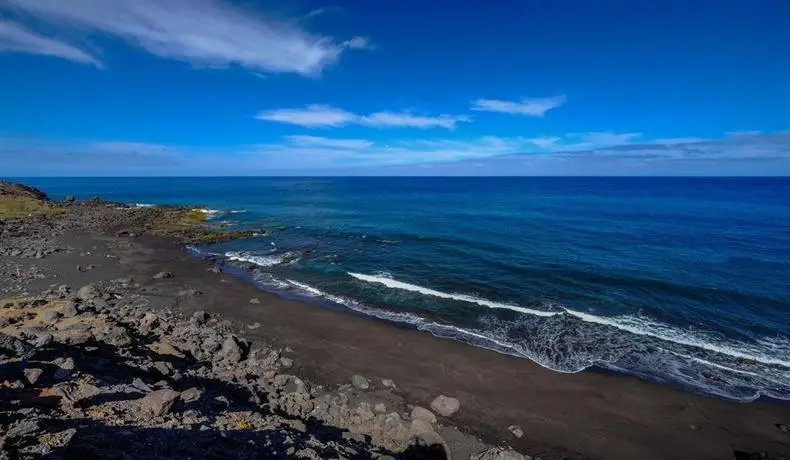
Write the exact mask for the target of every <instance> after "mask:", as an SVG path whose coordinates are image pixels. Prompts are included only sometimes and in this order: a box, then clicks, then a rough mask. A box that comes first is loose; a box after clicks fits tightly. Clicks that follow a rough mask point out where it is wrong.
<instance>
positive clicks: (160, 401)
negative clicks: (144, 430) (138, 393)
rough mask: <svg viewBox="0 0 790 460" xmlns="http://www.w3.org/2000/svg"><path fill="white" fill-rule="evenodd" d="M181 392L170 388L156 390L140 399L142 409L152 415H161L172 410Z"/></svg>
mask: <svg viewBox="0 0 790 460" xmlns="http://www.w3.org/2000/svg"><path fill="white" fill-rule="evenodd" d="M178 396H179V393H178V392H176V391H173V390H171V389H169V388H166V389H163V390H156V391H154V392H152V393H149V394H147V395H146V396H145V397H143V398H142V399H141V400H140V410H141V411H142V412H143V413H144V414H145V415H148V416H150V417H161V416H162V415H165V414H167V413H169V412H170V409H172V407H173V403H174V402H175V400H176V399H177V398H178Z"/></svg>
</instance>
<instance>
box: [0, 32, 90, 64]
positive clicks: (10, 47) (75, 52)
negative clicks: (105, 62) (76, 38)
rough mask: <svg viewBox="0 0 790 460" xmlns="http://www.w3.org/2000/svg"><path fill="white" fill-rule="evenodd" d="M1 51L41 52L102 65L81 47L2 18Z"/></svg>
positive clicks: (41, 53)
mask: <svg viewBox="0 0 790 460" xmlns="http://www.w3.org/2000/svg"><path fill="white" fill-rule="evenodd" d="M0 52H14V53H26V54H39V55H43V56H52V57H58V58H61V59H66V60H69V61H74V62H79V63H81V64H89V65H93V66H96V67H101V62H99V60H98V59H96V58H94V57H93V56H91V55H89V54H88V53H86V52H84V51H82V50H80V49H79V48H75V47H73V46H71V45H69V44H68V43H65V42H62V41H59V40H56V39H54V38H50V37H46V36H44V35H41V34H38V33H36V32H33V31H31V30H29V29H26V28H25V27H22V26H20V25H18V24H14V23H12V22H9V21H2V20H0Z"/></svg>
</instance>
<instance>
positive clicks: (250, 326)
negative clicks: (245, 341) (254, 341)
mask: <svg viewBox="0 0 790 460" xmlns="http://www.w3.org/2000/svg"><path fill="white" fill-rule="evenodd" d="M259 327H261V323H259V322H257V321H256V322H254V323H252V324H248V325H247V329H249V330H253V329H258V328H259Z"/></svg>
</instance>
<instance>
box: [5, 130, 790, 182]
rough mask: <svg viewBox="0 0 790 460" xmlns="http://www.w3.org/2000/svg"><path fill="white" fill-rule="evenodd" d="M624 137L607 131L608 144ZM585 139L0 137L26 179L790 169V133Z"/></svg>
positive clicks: (8, 162)
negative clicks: (218, 143)
mask: <svg viewBox="0 0 790 460" xmlns="http://www.w3.org/2000/svg"><path fill="white" fill-rule="evenodd" d="M586 134H590V133H586ZM625 134H628V133H625ZM616 135H617V133H607V136H609V141H611V140H613V139H615V138H616ZM585 137H587V138H589V137H590V136H583V135H580V134H578V133H574V134H568V135H565V136H561V137H560V138H559V140H557V141H553V138H525V137H496V136H483V137H478V138H470V139H416V140H390V141H382V142H378V141H373V140H368V139H342V138H329V137H321V136H303V135H299V136H286V137H284V138H282V139H281V140H280V141H279V142H277V143H273V144H258V145H242V146H235V147H226V148H212V149H205V148H194V147H179V146H169V145H161V144H149V143H141V142H117V141H114V142H68V141H42V140H37V139H14V138H0V164H2V165H3V166H4V168H3V173H4V174H7V175H19V176H24V175H27V176H31V175H60V176H63V175H105V176H106V175H160V176H161V175H176V176H178V175H264V174H265V175H270V174H275V175H277V174H291V173H293V174H306V173H307V174H312V173H321V171H323V173H322V174H343V175H345V174H348V175H355V174H405V175H410V174H417V173H419V171H429V172H430V174H439V175H453V174H464V175H546V174H552V175H591V174H592V175H622V174H669V175H672V174H675V175H677V174H696V175H711V174H713V175H715V174H724V175H750V174H752V175H754V174H762V175H776V174H781V173H784V174H787V172H788V171H790V134H786V133H779V134H772V135H756V136H745V137H734V138H724V139H720V140H707V141H703V142H689V143H677V144H655V143H641V144H619V145H610V146H608V147H597V148H583V146H584V145H585V144H584V142H587V141H585V140H584V139H585ZM592 137H600V136H592ZM626 137H627V136H621V137H620V139H621V140H622V139H624V138H626ZM546 139H552V141H551V142H547V141H546ZM574 142H575V143H574ZM647 142H650V141H647Z"/></svg>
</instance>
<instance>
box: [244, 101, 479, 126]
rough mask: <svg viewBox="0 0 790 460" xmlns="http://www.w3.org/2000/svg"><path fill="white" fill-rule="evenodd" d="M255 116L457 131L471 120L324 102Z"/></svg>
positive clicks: (309, 123)
mask: <svg viewBox="0 0 790 460" xmlns="http://www.w3.org/2000/svg"><path fill="white" fill-rule="evenodd" d="M256 118H258V119H259V120H264V121H273V122H278V123H287V124H291V125H298V126H304V127H307V128H330V127H339V126H346V125H361V126H368V127H373V128H420V129H428V128H445V129H449V130H454V129H455V128H456V125H457V124H458V123H464V122H469V121H471V119H470V118H469V117H467V116H465V115H457V116H454V115H447V114H441V115H437V116H423V115H416V114H413V113H411V112H388V111H383V112H375V113H371V114H368V115H361V114H355V113H352V112H349V111H346V110H343V109H339V108H336V107H331V106H328V105H322V104H311V105H308V106H307V107H305V108H303V109H290V108H283V109H272V110H264V111H262V112H260V113H258V115H257V117H256Z"/></svg>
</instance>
